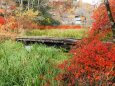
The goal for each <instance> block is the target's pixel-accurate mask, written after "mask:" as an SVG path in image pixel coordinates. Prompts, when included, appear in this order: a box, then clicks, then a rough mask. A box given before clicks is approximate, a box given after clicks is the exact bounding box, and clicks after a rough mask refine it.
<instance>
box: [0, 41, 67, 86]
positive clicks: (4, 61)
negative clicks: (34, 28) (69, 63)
mask: <svg viewBox="0 0 115 86" xmlns="http://www.w3.org/2000/svg"><path fill="white" fill-rule="evenodd" d="M32 47H33V48H32V49H31V50H27V49H26V48H25V47H24V45H23V44H21V43H17V42H13V41H5V42H4V43H0V86H44V85H45V84H46V83H48V82H49V81H50V84H51V85H50V86H57V82H56V81H55V80H54V78H55V77H56V76H57V74H58V73H59V72H60V70H59V69H58V68H57V65H58V64H59V63H61V62H62V61H63V60H65V59H67V58H68V56H67V55H66V54H64V53H63V52H62V50H60V49H56V48H54V47H46V46H43V45H37V44H35V45H33V46H32Z"/></svg>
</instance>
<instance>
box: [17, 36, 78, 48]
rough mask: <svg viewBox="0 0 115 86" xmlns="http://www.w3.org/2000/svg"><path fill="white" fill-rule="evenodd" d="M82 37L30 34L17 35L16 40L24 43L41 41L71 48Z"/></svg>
mask: <svg viewBox="0 0 115 86" xmlns="http://www.w3.org/2000/svg"><path fill="white" fill-rule="evenodd" d="M78 40H80V39H73V38H54V37H39V36H28V37H17V38H16V41H18V42H22V43H24V44H34V43H41V44H46V45H50V46H57V47H64V48H70V47H71V46H73V45H75V43H76V42H77V41H78Z"/></svg>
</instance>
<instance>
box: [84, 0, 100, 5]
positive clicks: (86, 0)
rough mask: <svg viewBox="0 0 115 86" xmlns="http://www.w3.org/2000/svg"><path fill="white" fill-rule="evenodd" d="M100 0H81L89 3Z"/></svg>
mask: <svg viewBox="0 0 115 86" xmlns="http://www.w3.org/2000/svg"><path fill="white" fill-rule="evenodd" d="M100 1H101V0H83V2H87V3H90V4H96V3H98V2H100Z"/></svg>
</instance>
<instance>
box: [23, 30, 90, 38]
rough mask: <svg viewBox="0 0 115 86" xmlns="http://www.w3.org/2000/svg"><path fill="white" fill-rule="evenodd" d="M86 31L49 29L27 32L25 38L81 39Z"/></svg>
mask: <svg viewBox="0 0 115 86" xmlns="http://www.w3.org/2000/svg"><path fill="white" fill-rule="evenodd" d="M87 31H88V30H86V29H66V30H65V29H64V30H63V29H50V30H37V29H36V30H29V31H27V32H26V34H25V35H27V36H48V37H61V38H62V37H63V38H77V39H81V38H82V37H83V36H84V35H85V33H86V32H87Z"/></svg>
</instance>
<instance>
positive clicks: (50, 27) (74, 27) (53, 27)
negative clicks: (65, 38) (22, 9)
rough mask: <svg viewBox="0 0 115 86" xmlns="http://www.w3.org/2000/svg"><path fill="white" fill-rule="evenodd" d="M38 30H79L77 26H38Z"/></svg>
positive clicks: (79, 27)
mask: <svg viewBox="0 0 115 86" xmlns="http://www.w3.org/2000/svg"><path fill="white" fill-rule="evenodd" d="M38 28H40V29H81V28H82V27H81V26H79V25H75V26H73V25H60V26H38Z"/></svg>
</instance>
